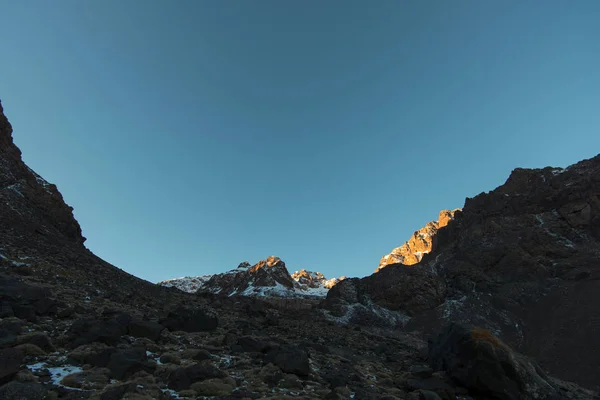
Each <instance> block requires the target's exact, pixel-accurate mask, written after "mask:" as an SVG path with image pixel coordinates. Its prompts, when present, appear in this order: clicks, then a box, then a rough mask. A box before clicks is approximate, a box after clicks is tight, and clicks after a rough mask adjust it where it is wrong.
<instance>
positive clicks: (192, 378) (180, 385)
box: [168, 361, 227, 391]
mask: <svg viewBox="0 0 600 400" xmlns="http://www.w3.org/2000/svg"><path fill="white" fill-rule="evenodd" d="M226 376H227V374H226V373H224V372H223V371H221V370H220V369H218V368H217V367H215V366H214V365H212V364H211V363H210V361H202V362H200V363H197V364H192V365H190V366H187V367H181V368H177V369H176V370H175V371H173V372H172V373H171V374H170V375H169V377H168V386H169V389H173V390H176V391H180V390H184V389H189V387H190V386H191V385H192V384H193V383H196V382H200V381H203V380H206V379H210V378H224V377H226Z"/></svg>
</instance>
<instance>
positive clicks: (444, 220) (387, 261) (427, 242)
mask: <svg viewBox="0 0 600 400" xmlns="http://www.w3.org/2000/svg"><path fill="white" fill-rule="evenodd" d="M457 211H460V210H459V209H456V210H452V211H450V210H442V211H440V215H439V217H438V220H437V221H431V222H428V223H427V225H425V226H424V227H423V228H421V229H419V230H418V231H416V232H415V233H413V235H412V237H411V238H410V239H409V240H408V241H407V242H405V243H404V244H403V245H402V246H400V247H396V248H395V249H393V250H392V252H391V253H389V254H387V255H385V256H383V257H382V258H381V260H380V261H379V267H377V269H376V270H375V272H379V271H380V270H381V269H382V268H385V267H387V266H388V265H392V264H404V265H414V264H416V263H418V262H420V261H421V259H423V255H425V254H428V253H431V251H433V250H434V249H435V247H436V245H437V240H436V237H437V232H438V229H440V228H443V227H445V226H446V225H448V223H449V222H450V221H452V220H453V219H454V214H455V213H456V212H457Z"/></svg>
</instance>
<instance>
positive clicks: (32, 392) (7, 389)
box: [0, 382, 48, 400]
mask: <svg viewBox="0 0 600 400" xmlns="http://www.w3.org/2000/svg"><path fill="white" fill-rule="evenodd" d="M47 396H48V390H47V389H46V388H45V387H44V386H43V385H41V384H39V383H35V382H26V383H23V382H9V383H7V384H6V385H4V386H1V387H0V399H2V400H46V399H48V397H47Z"/></svg>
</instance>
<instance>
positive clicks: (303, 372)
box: [265, 345, 310, 376]
mask: <svg viewBox="0 0 600 400" xmlns="http://www.w3.org/2000/svg"><path fill="white" fill-rule="evenodd" d="M265 362H266V363H269V362H271V363H273V364H275V365H277V366H278V367H279V368H281V370H282V371H283V372H287V373H290V374H296V375H298V376H308V374H309V373H310V364H309V361H308V353H306V351H305V350H302V349H299V348H297V347H293V346H287V345H286V346H280V347H275V348H273V349H271V350H269V351H268V352H267V354H266V355H265Z"/></svg>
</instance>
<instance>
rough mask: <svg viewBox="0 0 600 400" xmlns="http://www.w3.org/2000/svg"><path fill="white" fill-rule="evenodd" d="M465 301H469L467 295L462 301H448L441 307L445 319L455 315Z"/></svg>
mask: <svg viewBox="0 0 600 400" xmlns="http://www.w3.org/2000/svg"><path fill="white" fill-rule="evenodd" d="M465 300H467V296H466V295H465V296H463V297H461V298H460V299H454V300H446V301H445V302H444V303H443V304H441V305H440V306H439V307H442V308H443V310H444V318H445V319H448V318H450V317H451V316H452V314H453V313H455V312H456V311H458V310H459V309H460V307H461V306H462V305H463V304H464V302H465Z"/></svg>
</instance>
